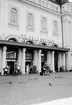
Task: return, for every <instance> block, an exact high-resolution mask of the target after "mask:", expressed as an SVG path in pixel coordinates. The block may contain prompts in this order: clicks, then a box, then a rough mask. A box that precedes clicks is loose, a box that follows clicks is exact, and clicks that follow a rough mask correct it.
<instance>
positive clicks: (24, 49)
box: [22, 48, 26, 74]
mask: <svg viewBox="0 0 72 105" xmlns="http://www.w3.org/2000/svg"><path fill="white" fill-rule="evenodd" d="M25 52H26V48H23V52H22V74H25Z"/></svg>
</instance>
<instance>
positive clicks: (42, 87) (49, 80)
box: [0, 72, 72, 105]
mask: <svg viewBox="0 0 72 105" xmlns="http://www.w3.org/2000/svg"><path fill="white" fill-rule="evenodd" d="M69 97H72V72H63V73H52V74H50V76H40V75H39V74H28V75H21V76H0V105H33V104H37V103H43V102H49V101H51V100H56V99H63V98H69Z"/></svg>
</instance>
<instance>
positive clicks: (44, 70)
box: [40, 63, 50, 76]
mask: <svg viewBox="0 0 72 105" xmlns="http://www.w3.org/2000/svg"><path fill="white" fill-rule="evenodd" d="M49 72H50V67H49V66H48V64H47V63H45V64H44V65H43V67H42V70H41V72H40V75H49V76H50V73H49Z"/></svg>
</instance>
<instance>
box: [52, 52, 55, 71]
mask: <svg viewBox="0 0 72 105" xmlns="http://www.w3.org/2000/svg"><path fill="white" fill-rule="evenodd" d="M52 70H53V72H55V69H54V51H52Z"/></svg>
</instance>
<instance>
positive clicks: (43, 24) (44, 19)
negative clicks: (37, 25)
mask: <svg viewBox="0 0 72 105" xmlns="http://www.w3.org/2000/svg"><path fill="white" fill-rule="evenodd" d="M46 23H47V22H46V18H44V17H43V18H42V29H43V30H46Z"/></svg>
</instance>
